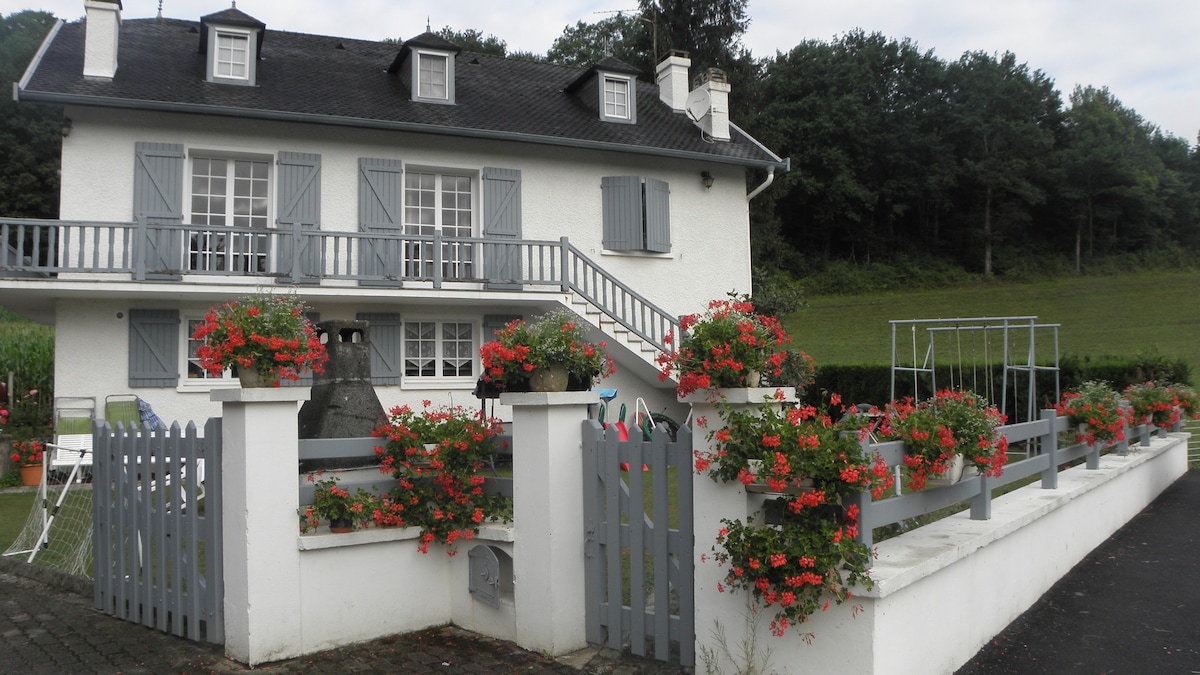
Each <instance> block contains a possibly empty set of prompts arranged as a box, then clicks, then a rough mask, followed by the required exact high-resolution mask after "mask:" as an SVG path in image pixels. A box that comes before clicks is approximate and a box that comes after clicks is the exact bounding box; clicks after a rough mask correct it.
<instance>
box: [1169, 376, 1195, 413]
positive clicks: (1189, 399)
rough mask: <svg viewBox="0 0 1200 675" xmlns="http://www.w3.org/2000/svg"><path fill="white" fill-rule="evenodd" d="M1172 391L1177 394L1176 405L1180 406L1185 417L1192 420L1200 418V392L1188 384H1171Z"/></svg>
mask: <svg viewBox="0 0 1200 675" xmlns="http://www.w3.org/2000/svg"><path fill="white" fill-rule="evenodd" d="M1171 393H1173V394H1174V395H1175V405H1176V406H1178V407H1179V410H1180V413H1181V414H1182V415H1183V417H1186V418H1188V419H1190V420H1194V419H1200V394H1197V393H1196V390H1195V389H1193V388H1191V387H1189V386H1188V385H1186V384H1173V385H1171Z"/></svg>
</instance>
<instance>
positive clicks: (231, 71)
mask: <svg viewBox="0 0 1200 675" xmlns="http://www.w3.org/2000/svg"><path fill="white" fill-rule="evenodd" d="M266 28H267V26H266V24H264V23H263V22H261V21H259V20H258V19H255V18H254V17H252V16H250V15H248V14H246V13H245V12H242V11H241V10H238V9H235V8H230V9H227V10H224V11H222V12H217V13H216V14H209V15H208V16H205V17H201V19H200V53H201V54H204V79H206V80H207V81H209V82H217V83H221V84H240V85H249V86H254V85H256V84H258V56H259V54H260V53H262V45H263V34H264V33H265V32H266Z"/></svg>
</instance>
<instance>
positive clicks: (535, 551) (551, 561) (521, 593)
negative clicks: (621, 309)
mask: <svg viewBox="0 0 1200 675" xmlns="http://www.w3.org/2000/svg"><path fill="white" fill-rule="evenodd" d="M599 402H600V396H599V394H597V393H596V392H594V391H581V392H555V393H530V394H501V395H500V403H502V404H504V405H510V406H512V410H513V523H514V525H515V526H516V530H517V539H516V542H515V544H514V545H513V599H514V601H515V604H516V615H517V640H516V641H517V644H519V645H521V646H522V647H524V648H525V649H531V650H536V651H541V652H544V653H547V654H550V655H555V656H557V655H561V654H568V653H570V652H573V651H576V650H578V649H582V648H584V647H586V646H587V638H586V636H585V629H586V622H585V617H584V555H583V542H584V533H583V432H582V424H581V422H582V421H583V420H584V419H586V418H587V406H588V405H589V404H594V403H599Z"/></svg>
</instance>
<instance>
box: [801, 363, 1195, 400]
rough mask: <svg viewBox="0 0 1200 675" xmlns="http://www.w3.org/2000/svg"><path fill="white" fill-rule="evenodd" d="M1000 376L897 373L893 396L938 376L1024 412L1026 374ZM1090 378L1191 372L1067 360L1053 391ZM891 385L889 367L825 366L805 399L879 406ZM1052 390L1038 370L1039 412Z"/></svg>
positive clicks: (1050, 379)
mask: <svg viewBox="0 0 1200 675" xmlns="http://www.w3.org/2000/svg"><path fill="white" fill-rule="evenodd" d="M914 377H915V385H914ZM1003 377H1004V368H1003V365H1002V364H994V365H992V366H986V367H985V366H979V367H978V368H973V369H964V370H961V371H960V370H959V369H958V368H951V367H950V366H945V367H938V368H936V369H935V372H934V374H933V376H932V377H931V376H930V375H929V374H928V373H919V374H917V375H915V376H914V374H913V373H911V372H897V373H896V398H903V397H905V396H912V395H913V392H914V389H915V390H916V392H917V395H918V397H920V398H927V397H929V396H930V395H931V394H932V392H933V386H932V383H933V379H934V378H936V381H937V388H938V389H945V388H947V387H950V386H954V387H955V388H963V389H971V390H973V391H975V392H977V393H979V394H981V395H983V396H985V397H987V398H989V399H992V400H993V402H994V403H997V404H999V403H1000V400H999V397H1000V396H1001V392H1002V391H1005V395H1006V396H1007V398H1008V406H1009V407H1008V409H1009V410H1023V409H1024V407H1025V405H1026V399H1027V393H1026V392H1027V391H1028V388H1029V379H1028V378H1029V375H1028V373H1025V372H1015V371H1009V374H1008V386H1007V389H1005V388H1004V386H1003V384H1004V379H1003ZM1088 380H1101V381H1104V382H1108V383H1109V384H1110V385H1112V386H1113V387H1115V388H1116V389H1118V390H1123V389H1124V388H1125V387H1127V386H1129V385H1131V384H1136V383H1140V382H1147V381H1151V380H1154V381H1158V382H1164V383H1175V382H1189V381H1190V372H1189V367H1188V364H1187V362H1185V361H1182V360H1172V359H1167V358H1163V357H1160V356H1134V357H1118V356H1104V357H1099V358H1093V357H1087V356H1084V357H1073V356H1066V357H1063V358H1062V360H1061V361H1060V362H1059V371H1058V386H1057V388H1058V389H1059V390H1060V391H1068V390H1071V389H1075V388H1078V387H1079V385H1081V384H1083V383H1084V382H1086V381H1088ZM1014 382H1015V383H1016V387H1014ZM891 386H892V370H891V367H890V366H888V365H823V366H817V372H816V377H815V379H814V381H813V384H812V385H811V386H809V387H808V388H807V389H806V390H805V392H804V395H803V399H804V401H805V402H806V403H811V404H813V405H820V404H821V403H822V402H827V401H828V397H829V394H831V393H837V394H840V395H841V397H842V401H843V403H846V404H857V403H869V404H874V405H879V406H882V405H883V404H884V403H886V402H888V401H889V400H891V398H892V396H891ZM1014 389H1015V393H1014ZM1055 389H1056V386H1055V374H1054V372H1053V371H1044V370H1043V371H1039V372H1038V373H1037V398H1038V409H1042V408H1047V407H1050V406H1052V405H1053V404H1054V403H1056V401H1055V400H1054V398H1055V394H1054V392H1055ZM1018 406H1019V407H1018Z"/></svg>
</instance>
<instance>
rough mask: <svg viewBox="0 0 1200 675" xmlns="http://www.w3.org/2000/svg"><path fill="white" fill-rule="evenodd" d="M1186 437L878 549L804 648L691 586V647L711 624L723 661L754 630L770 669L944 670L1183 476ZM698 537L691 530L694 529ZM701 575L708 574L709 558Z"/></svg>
mask: <svg viewBox="0 0 1200 675" xmlns="http://www.w3.org/2000/svg"><path fill="white" fill-rule="evenodd" d="M1187 438H1188V434H1180V433H1173V434H1169V435H1167V436H1166V437H1155V438H1153V439H1152V440H1151V442H1150V444H1149V446H1140V447H1135V448H1134V449H1133V450H1132V451H1131V452H1130V454H1128V455H1126V456H1119V455H1116V454H1108V455H1104V456H1102V458H1101V460H1100V467H1099V469H1087V468H1085V467H1084V466H1077V467H1073V468H1070V469H1066V470H1064V471H1062V472H1061V473H1060V474H1059V485H1058V488H1057V489H1052V490H1051V489H1043V488H1042V487H1041V486H1040V485H1039V484H1036V483H1035V484H1033V485H1029V486H1026V487H1023V488H1020V489H1018V490H1015V491H1013V492H1010V493H1008V494H1007V495H1004V496H1001V497H997V498H996V499H994V500H993V502H992V514H991V515H992V517H991V519H989V520H971V519H970V514H969V513H968V512H962V513H959V514H956V515H954V516H951V517H948V518H945V519H942V520H940V521H937V522H935V523H933V524H930V525H926V526H924V527H921V528H918V529H915V530H912V531H910V532H907V533H905V534H902V535H900V536H898V537H895V538H892V539H888V540H886V541H883V542H881V543H879V544H877V545H876V547H875V550H876V553H877V556H878V557H877V559H876V561H875V564H874V566H873V567H872V569H871V576H872V578H873V579H874V581H875V585H874V588H873V589H871V590H864V589H855V597H854V598H852V599H851V600H850V601H848V602H847V603H846V604H844V605H841V606H831V607H830V608H829V610H828V611H826V612H817V613H816V614H815V615H813V616H812V617H811V618H810V620H809V621H808V622H807V623H806V624H805V625H804V626H802V627H801V631H802V632H810V633H811V634H812V639H811V644H808V643H806V641H805V640H804V639H802V638H801V637H799V636H797V635H796V632H795V631H789V632H788V633H787V634H786V635H785V636H784V637H781V638H777V637H773V636H771V634H770V632H769V630H768V629H767V626H766V623H767V619H769V617H766V616H762V617H760V618H759V619H757V621H756V620H754V619H752V618H747V616H748V613H747V612H746V611H745V606H744V604H740V605H739V603H738V601H739V600H740V601H741V602H742V603H744V599H745V596H744V594H742V595H741V596H738V597H729V594H728V593H726V594H718V593H716V592H715V590H712V589H704V590H702V589H701V588H700V584H699V583H698V584H697V604H696V606H697V621H696V627H697V644H698V645H708V646H710V647H711V646H712V645H713V644H714V638H713V633H712V630H713V629H714V628H715V627H716V625H717V623H718V622H719V624H720V626H721V628H722V630H724V632H725V642H726V644H727V645H728V646H730V647H731V648H734V650H733V653H734V654H737V651H736V648H737V646H738V645H739V644H741V641H742V639H743V638H744V636H745V635H746V633H747V632H749V631H754V632H755V634H756V635H757V645H758V656H759V657H760V658H761V657H762V656H763V654H764V652H765V650H766V649H770V650H771V654H770V657H769V663H770V668H769V669H768V670H769V671H774V672H780V673H822V672H853V673H876V674H885V673H886V674H888V675H893V674H895V675H907V674H912V675H918V674H919V675H927V674H929V673H951V672H953V671H954V670H955V669H957V668H958V667H960V666H961V665H963V664H964V663H966V662H967V660H968V659H970V658H971V657H972V656H973V655H974V654H976V653H977V652H978V651H979V649H980V648H981V647H983V646H984V644H986V642H987V641H988V640H990V639H991V638H992V637H993V636H994V635H996V634H997V633H999V632H1000V631H1002V630H1003V629H1004V628H1005V627H1006V626H1007V625H1008V624H1009V623H1011V622H1012V621H1013V620H1014V619H1015V618H1017V616H1019V615H1020V614H1021V613H1022V612H1024V611H1025V610H1026V609H1028V608H1029V607H1030V606H1032V605H1033V603H1034V602H1036V601H1037V599H1038V598H1039V597H1040V596H1041V595H1042V594H1043V593H1044V592H1046V591H1047V590H1048V589H1049V588H1050V587H1051V586H1052V585H1053V584H1054V583H1055V582H1056V581H1058V580H1059V579H1060V578H1061V577H1062V576H1063V575H1065V574H1066V573H1067V572H1068V571H1069V570H1070V569H1071V568H1072V567H1073V566H1074V565H1075V564H1076V563H1078V562H1079V561H1080V560H1081V559H1083V557H1084V556H1086V555H1087V554H1088V553H1089V552H1090V551H1091V550H1092V549H1094V548H1095V547H1096V546H1098V545H1099V544H1100V543H1102V542H1103V541H1104V540H1105V539H1107V538H1108V537H1109V536H1111V535H1112V534H1113V533H1114V532H1115V531H1116V530H1118V529H1120V528H1121V527H1122V526H1123V525H1124V524H1125V523H1126V522H1128V521H1129V520H1130V519H1131V518H1133V517H1134V516H1135V515H1137V513H1139V512H1140V511H1141V510H1142V509H1143V508H1145V507H1146V506H1147V505H1148V504H1149V503H1150V502H1152V501H1153V500H1154V498H1155V497H1157V496H1158V495H1159V494H1160V493H1161V492H1162V491H1163V490H1164V489H1166V488H1167V486H1169V485H1170V484H1171V483H1173V482H1174V481H1175V480H1176V479H1178V478H1179V477H1180V476H1182V475H1183V474H1184V473H1185V472H1186V471H1187ZM697 499H700V495H699V494H697ZM699 512H700V511H699V509H698V510H697V513H699ZM708 529H712V524H701V523H697V526H696V531H697V532H703V531H707V530H708ZM702 552H703V551H702V550H701V549H700V547H699V546H698V547H697V555H698V556H699V555H700V554H701V553H702ZM700 567H709V568H715V567H716V565H715V564H713V563H712V562H711V559H709V562H708V563H707V564H704V563H702V564H701V565H700ZM717 574H718V573H717V572H716V571H713V570H710V572H709V574H708V576H709V577H711V578H713V579H715V578H717V576H714V575H717ZM700 577H701V574H700V571H699V569H698V571H697V578H698V579H699V578H700ZM855 607H857V610H856V609H855ZM718 612H719V613H718ZM760 614H762V613H760ZM732 660H736V659H728V660H726V662H725V667H726V670H728V669H729V666H730V662H731V661H732ZM698 665H699V670H701V671H703V670H704V668H703V664H698Z"/></svg>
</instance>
